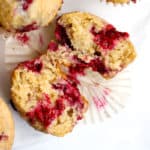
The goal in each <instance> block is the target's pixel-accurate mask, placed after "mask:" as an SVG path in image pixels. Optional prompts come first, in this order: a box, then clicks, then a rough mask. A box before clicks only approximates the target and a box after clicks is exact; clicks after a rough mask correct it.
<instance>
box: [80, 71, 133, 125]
mask: <svg viewBox="0 0 150 150" xmlns="http://www.w3.org/2000/svg"><path fill="white" fill-rule="evenodd" d="M78 80H79V81H80V84H79V86H78V87H79V89H80V92H81V93H82V94H83V95H84V97H85V98H86V99H87V100H88V101H89V110H88V112H87V114H86V117H85V120H84V123H87V124H89V123H98V122H100V121H103V120H104V119H106V118H110V117H112V116H113V115H114V114H115V113H118V112H119V111H120V109H122V108H124V106H125V104H126V101H127V99H128V97H129V95H130V94H131V93H130V92H131V80H130V70H129V68H128V69H125V70H123V71H122V72H120V73H119V74H118V75H117V76H116V77H114V78H113V79H109V80H106V79H104V78H103V77H101V76H100V74H99V73H97V72H94V71H92V70H90V69H88V70H86V75H85V76H78Z"/></svg>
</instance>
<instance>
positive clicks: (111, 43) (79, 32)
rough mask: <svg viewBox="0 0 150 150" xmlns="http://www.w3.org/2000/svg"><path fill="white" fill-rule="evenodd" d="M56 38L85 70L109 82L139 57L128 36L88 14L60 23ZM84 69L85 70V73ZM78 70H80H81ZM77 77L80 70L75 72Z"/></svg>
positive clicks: (70, 16)
mask: <svg viewBox="0 0 150 150" xmlns="http://www.w3.org/2000/svg"><path fill="white" fill-rule="evenodd" d="M55 36H56V39H57V41H58V42H60V43H61V44H62V45H68V47H70V48H71V49H72V50H73V51H74V52H75V53H77V59H78V62H80V64H82V66H81V65H80V64H79V65H78V66H77V67H76V69H77V68H78V67H79V66H81V67H82V69H83V68H84V69H86V68H87V67H88V68H89V67H90V68H92V69H93V70H94V71H97V72H99V73H100V74H101V75H102V76H103V77H104V78H106V79H109V78H112V77H114V76H115V75H117V73H118V72H120V71H121V70H122V69H123V68H125V67H127V66H128V64H130V63H131V62H132V61H133V60H134V59H135V57H136V53H135V49H134V46H133V44H132V43H131V41H130V40H129V34H128V33H127V32H120V31H118V30H117V29H116V28H115V27H114V26H113V25H111V24H109V23H107V22H106V21H105V20H103V19H101V18H99V17H97V16H94V15H92V14H90V13H85V12H71V13H66V14H63V15H62V16H60V17H59V18H58V19H57V25H56V30H55ZM82 69H81V70H82ZM77 70H78V69H77ZM73 72H74V73H75V72H76V70H75V69H73Z"/></svg>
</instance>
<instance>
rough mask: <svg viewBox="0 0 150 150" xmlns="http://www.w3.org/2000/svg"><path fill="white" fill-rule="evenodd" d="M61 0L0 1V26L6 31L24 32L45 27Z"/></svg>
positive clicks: (53, 15)
mask: <svg viewBox="0 0 150 150" xmlns="http://www.w3.org/2000/svg"><path fill="white" fill-rule="evenodd" d="M61 5H62V0H44V1H43V0H11V1H8V0H0V24H1V25H2V26H3V27H4V28H5V29H7V30H8V31H19V32H26V31H30V30H35V29H37V28H38V27H43V26H47V25H48V24H49V23H50V22H51V20H52V19H53V18H54V17H55V16H56V14H57V12H58V10H59V9H60V7H61Z"/></svg>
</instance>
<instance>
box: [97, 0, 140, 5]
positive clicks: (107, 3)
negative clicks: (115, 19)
mask: <svg viewBox="0 0 150 150" xmlns="http://www.w3.org/2000/svg"><path fill="white" fill-rule="evenodd" d="M99 1H100V2H102V3H105V4H106V5H112V6H128V5H136V4H137V3H138V2H140V1H141V0H137V1H136V3H134V2H133V1H130V2H129V3H123V4H120V3H113V2H107V1H106V0H99Z"/></svg>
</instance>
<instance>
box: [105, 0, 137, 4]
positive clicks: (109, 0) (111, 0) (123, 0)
mask: <svg viewBox="0 0 150 150" xmlns="http://www.w3.org/2000/svg"><path fill="white" fill-rule="evenodd" d="M106 1H107V2H112V3H114V4H117V3H120V4H124V3H129V2H133V3H136V0H106Z"/></svg>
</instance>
